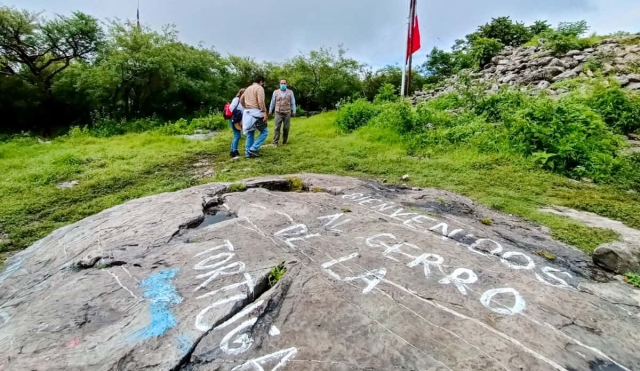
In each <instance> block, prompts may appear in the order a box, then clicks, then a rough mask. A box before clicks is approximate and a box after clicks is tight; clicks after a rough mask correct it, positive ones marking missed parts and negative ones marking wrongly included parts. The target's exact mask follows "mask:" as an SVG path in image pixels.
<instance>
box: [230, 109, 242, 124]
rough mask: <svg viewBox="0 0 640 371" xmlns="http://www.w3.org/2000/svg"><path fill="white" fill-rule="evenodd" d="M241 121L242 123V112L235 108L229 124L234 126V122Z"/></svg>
mask: <svg viewBox="0 0 640 371" xmlns="http://www.w3.org/2000/svg"><path fill="white" fill-rule="evenodd" d="M241 121H242V110H240V109H238V108H236V109H234V110H233V112H232V113H231V122H232V123H234V124H235V123H236V122H241Z"/></svg>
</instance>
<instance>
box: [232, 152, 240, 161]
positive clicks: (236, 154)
mask: <svg viewBox="0 0 640 371" xmlns="http://www.w3.org/2000/svg"><path fill="white" fill-rule="evenodd" d="M239 157H240V152H238V151H235V152H231V159H232V160H236V159H238V158H239Z"/></svg>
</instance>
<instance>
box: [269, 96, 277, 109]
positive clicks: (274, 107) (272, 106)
mask: <svg viewBox="0 0 640 371" xmlns="http://www.w3.org/2000/svg"><path fill="white" fill-rule="evenodd" d="M274 109H276V92H275V91H274V92H273V96H272V97H271V104H270V105H269V114H272V113H273V110H274Z"/></svg>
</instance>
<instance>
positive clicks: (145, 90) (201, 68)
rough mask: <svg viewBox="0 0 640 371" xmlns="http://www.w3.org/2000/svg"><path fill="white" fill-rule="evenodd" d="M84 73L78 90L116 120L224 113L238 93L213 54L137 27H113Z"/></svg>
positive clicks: (168, 31) (170, 32)
mask: <svg viewBox="0 0 640 371" xmlns="http://www.w3.org/2000/svg"><path fill="white" fill-rule="evenodd" d="M79 69H80V70H81V71H76V69H75V68H74V69H72V70H71V71H70V74H71V73H76V72H77V73H78V76H77V77H74V78H73V80H74V81H76V82H75V84H76V86H77V91H79V92H82V94H83V95H86V96H87V97H89V99H91V101H92V103H91V104H90V106H92V107H95V108H96V109H97V108H100V109H102V110H104V111H105V113H106V114H108V115H110V116H112V117H115V118H120V117H123V118H127V119H129V118H136V117H149V116H153V115H157V116H159V117H161V118H165V119H176V118H180V117H183V116H189V115H191V114H193V113H194V112H196V111H198V110H205V111H207V110H212V109H220V108H221V107H222V106H223V105H224V102H225V101H227V100H229V99H230V97H231V96H233V95H235V93H236V90H235V89H236V86H235V84H234V81H233V76H232V75H231V72H230V70H229V64H228V62H227V61H226V60H225V59H223V58H222V57H220V55H219V54H218V53H216V52H214V51H212V50H208V49H204V48H202V47H193V46H190V45H187V44H184V43H181V42H179V41H178V39H177V32H176V31H175V29H173V28H170V27H168V28H165V29H164V30H163V32H162V33H159V32H154V31H151V30H149V29H147V28H145V27H142V28H139V27H137V25H136V24H135V23H133V22H113V23H112V24H111V25H110V27H109V37H108V39H107V40H106V42H105V46H104V48H103V49H102V51H101V54H100V57H99V58H98V59H97V60H96V62H95V63H94V65H92V66H87V67H86V68H79Z"/></svg>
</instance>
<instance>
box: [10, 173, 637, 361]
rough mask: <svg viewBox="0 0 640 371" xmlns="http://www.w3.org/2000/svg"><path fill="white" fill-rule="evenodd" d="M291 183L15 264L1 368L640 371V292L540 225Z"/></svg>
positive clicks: (368, 191)
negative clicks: (282, 269) (281, 270)
mask: <svg viewBox="0 0 640 371" xmlns="http://www.w3.org/2000/svg"><path fill="white" fill-rule="evenodd" d="M297 177H298V178H300V179H301V180H302V181H303V184H304V188H305V190H306V191H304V192H288V190H290V189H291V188H292V186H296V185H298V186H299V182H298V181H290V180H287V179H288V178H263V179H255V180H248V181H245V182H244V184H245V187H246V190H245V191H244V192H235V193H229V192H231V191H233V190H235V191H237V190H239V189H244V188H245V187H239V186H237V185H236V186H233V187H231V185H229V184H210V185H206V186H199V187H195V188H191V189H187V190H183V191H180V192H176V193H169V194H161V195H157V196H153V197H148V198H143V199H139V200H134V201H131V202H128V203H126V204H124V205H121V206H118V207H114V208H112V209H109V210H105V211H103V212H101V213H100V214H97V215H95V216H92V217H89V218H87V219H85V220H82V221H80V222H78V223H75V224H73V225H70V226H67V227H64V228H62V229H59V230H57V231H55V232H53V233H52V234H51V235H49V236H48V237H46V238H44V239H42V240H40V241H38V242H37V243H35V244H34V245H33V246H31V247H30V248H28V249H27V250H25V251H23V252H21V253H19V254H17V255H15V256H14V257H12V258H11V259H10V260H9V261H8V262H7V264H6V267H5V269H4V271H3V272H2V273H0V355H1V357H0V369H2V370H143V369H144V370H235V371H241V370H242V371H259V370H280V371H294V370H296V371H302V370H327V371H328V370H345V371H346V370H531V371H537V370H540V371H542V370H545V371H546V370H637V369H640V356H639V355H638V352H637V344H638V343H639V342H640V324H639V320H640V317H639V314H638V313H639V312H640V297H639V296H638V295H637V291H635V290H633V289H632V288H631V287H630V286H628V285H625V284H623V283H620V282H615V281H613V282H608V283H605V282H604V281H607V280H608V277H607V276H606V275H602V274H601V273H599V272H600V271H599V269H597V268H596V267H594V266H593V265H592V264H591V262H590V259H589V258H588V257H587V256H585V255H584V254H583V253H582V252H580V251H578V250H576V249H573V248H571V247H568V246H566V245H563V244H561V243H559V242H556V241H554V240H552V239H551V238H550V237H549V235H548V234H547V233H546V232H545V230H544V229H542V228H538V227H535V226H533V225H530V224H528V223H525V222H522V221H520V220H518V219H516V218H513V217H509V216H505V215H502V214H500V213H497V212H493V211H491V210H487V209H485V208H483V207H481V206H478V205H477V204H475V203H473V202H472V201H470V200H469V199H466V198H464V197H461V196H458V195H455V194H452V193H449V192H445V191H440V190H431V189H423V190H421V189H408V188H405V187H392V186H383V185H379V184H376V183H372V182H369V181H363V180H357V179H353V178H340V177H334V176H320V175H299V176H297ZM486 219H491V220H492V225H491V226H487V225H484V224H482V222H481V220H486ZM541 255H544V256H547V258H548V259H552V260H547V259H545V258H543V257H542V256H541ZM281 264H282V265H281ZM277 266H284V267H286V269H287V272H286V274H285V275H284V276H283V277H282V278H281V279H280V281H279V282H277V283H276V282H275V279H274V277H275V274H270V272H271V273H274V272H278V271H279V269H274V267H277ZM594 278H597V279H598V280H594Z"/></svg>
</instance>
